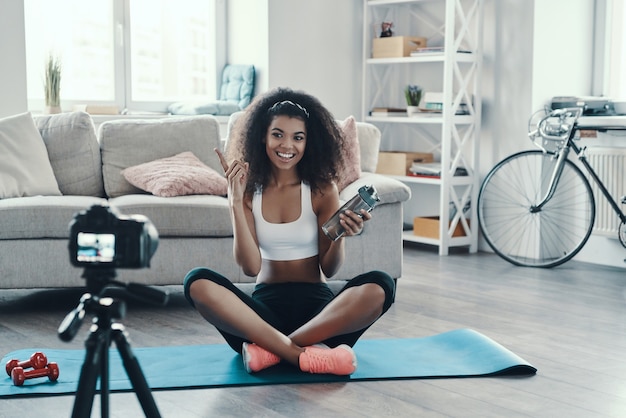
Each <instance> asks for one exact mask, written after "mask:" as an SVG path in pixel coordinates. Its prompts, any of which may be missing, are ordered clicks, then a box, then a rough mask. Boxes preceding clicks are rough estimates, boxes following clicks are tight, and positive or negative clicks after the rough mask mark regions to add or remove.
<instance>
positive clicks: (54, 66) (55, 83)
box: [44, 54, 61, 114]
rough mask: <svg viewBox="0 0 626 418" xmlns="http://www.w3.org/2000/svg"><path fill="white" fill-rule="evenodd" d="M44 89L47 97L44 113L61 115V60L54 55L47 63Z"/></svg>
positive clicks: (50, 56)
mask: <svg viewBox="0 0 626 418" xmlns="http://www.w3.org/2000/svg"><path fill="white" fill-rule="evenodd" d="M44 89H45V96H46V107H45V109H44V113H46V114H53V113H61V96H60V93H61V60H60V59H59V57H56V56H54V55H52V54H50V55H49V56H48V60H47V61H46V72H45V79H44Z"/></svg>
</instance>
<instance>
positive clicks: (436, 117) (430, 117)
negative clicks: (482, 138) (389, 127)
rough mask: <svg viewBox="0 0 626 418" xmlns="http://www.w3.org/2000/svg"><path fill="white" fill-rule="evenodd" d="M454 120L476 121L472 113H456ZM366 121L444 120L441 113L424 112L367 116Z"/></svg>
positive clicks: (421, 122)
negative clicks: (416, 114)
mask: <svg viewBox="0 0 626 418" xmlns="http://www.w3.org/2000/svg"><path fill="white" fill-rule="evenodd" d="M452 119H453V121H454V123H455V124H457V125H470V124H472V123H474V117H473V116H472V115H456V116H453V118H452ZM365 121H366V122H379V123H415V124H442V123H443V122H444V120H443V115H442V114H441V113H424V114H423V115H419V116H410V117H409V116H366V117H365Z"/></svg>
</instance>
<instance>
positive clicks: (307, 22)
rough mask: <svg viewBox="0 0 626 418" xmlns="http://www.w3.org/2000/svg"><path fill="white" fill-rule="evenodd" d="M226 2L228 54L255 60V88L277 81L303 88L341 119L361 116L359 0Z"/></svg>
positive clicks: (279, 84) (232, 57) (235, 58)
mask: <svg viewBox="0 0 626 418" xmlns="http://www.w3.org/2000/svg"><path fill="white" fill-rule="evenodd" d="M228 7H229V11H228V13H229V18H228V20H229V25H233V27H232V29H230V30H229V45H228V51H229V56H228V58H227V59H228V61H229V62H231V63H235V62H237V63H252V64H254V65H255V67H256V68H257V71H258V75H259V79H258V82H257V93H262V92H264V91H267V90H268V89H272V88H275V87H290V88H293V89H298V90H304V91H306V92H308V93H310V94H313V95H315V96H317V97H318V98H319V99H320V100H321V101H322V103H324V104H325V105H326V106H327V107H328V108H329V109H330V111H331V112H333V114H334V115H335V117H337V118H338V119H343V118H345V117H347V116H349V115H355V116H357V117H358V115H359V112H360V103H361V102H360V100H361V87H360V86H361V42H362V39H361V38H362V24H363V23H362V21H363V6H362V2H361V1H355V0H350V1H345V0H344V1H336V0H316V1H308V0H260V1H259V0H231V1H230V2H229V5H228ZM246 16H251V17H246ZM263 16H267V17H268V18H267V19H265V20H264V19H262V17H263Z"/></svg>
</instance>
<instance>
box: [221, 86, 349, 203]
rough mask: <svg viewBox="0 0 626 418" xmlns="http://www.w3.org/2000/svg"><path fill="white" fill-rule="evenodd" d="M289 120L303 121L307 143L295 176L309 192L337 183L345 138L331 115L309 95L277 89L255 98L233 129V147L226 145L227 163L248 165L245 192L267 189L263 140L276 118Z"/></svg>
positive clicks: (267, 164) (268, 173)
mask: <svg viewBox="0 0 626 418" xmlns="http://www.w3.org/2000/svg"><path fill="white" fill-rule="evenodd" d="M282 115H285V116H289V117H295V118H299V119H301V120H302V121H304V124H305V128H306V132H307V141H306V149H305V151H304V155H303V156H302V160H301V161H300V162H299V163H298V165H297V170H298V176H299V177H300V179H301V180H303V181H306V182H307V183H309V185H310V187H311V189H312V190H316V189H319V188H320V187H321V186H322V185H323V184H326V183H329V182H331V181H335V180H336V173H337V169H338V167H339V166H340V164H343V161H342V153H341V151H340V150H341V149H343V141H344V136H343V133H342V131H341V129H340V128H339V126H338V125H337V122H336V121H335V118H334V117H333V115H332V114H331V113H330V112H329V111H328V110H327V109H326V108H325V107H324V106H323V105H322V103H321V102H320V101H319V100H318V99H317V98H315V97H313V96H311V95H310V94H307V93H304V92H302V91H295V90H291V89H289V88H277V89H274V90H271V91H269V92H267V93H266V94H264V95H261V96H257V97H256V98H255V99H254V100H253V102H252V103H251V104H250V105H249V106H248V107H247V109H246V111H245V113H244V115H243V116H242V117H241V118H240V119H239V120H237V121H236V124H235V126H234V128H233V134H234V136H233V138H231V139H232V140H233V141H232V142H233V143H231V144H229V146H228V150H227V159H228V160H229V161H232V160H235V159H240V160H243V161H246V162H248V163H249V172H248V183H247V185H246V191H247V192H248V193H252V192H253V191H254V190H256V189H257V188H258V187H261V188H263V187H266V186H267V185H268V183H269V181H270V176H271V163H270V159H269V157H268V156H267V153H266V150H265V143H264V140H265V138H266V136H267V131H268V129H269V126H270V124H271V122H272V120H273V118H274V117H276V116H282Z"/></svg>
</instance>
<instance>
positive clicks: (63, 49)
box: [24, 0, 224, 111]
mask: <svg viewBox="0 0 626 418" xmlns="http://www.w3.org/2000/svg"><path fill="white" fill-rule="evenodd" d="M217 4H222V2H219V1H207V0H177V1H175V2H174V1H171V0H89V1H84V0H55V1H50V0H24V13H25V27H26V59H27V82H28V99H29V108H31V109H32V110H39V109H42V108H43V104H44V103H43V97H44V89H43V73H44V68H45V61H46V59H47V58H48V56H49V55H50V54H53V55H55V56H57V57H59V59H60V60H61V65H62V73H61V106H62V107H63V108H68V107H71V106H72V105H74V104H79V103H81V104H103V105H115V106H117V107H118V108H119V109H129V110H131V111H137V110H143V111H165V110H166V108H167V105H168V104H169V103H171V102H174V101H180V100H203V99H204V100H206V99H214V98H216V90H217V83H218V79H217V77H218V76H219V71H220V69H221V67H222V65H219V64H223V61H222V62H220V57H219V55H218V53H217V51H218V50H220V48H219V46H218V45H217V42H218V39H219V40H220V41H221V42H224V37H223V36H218V34H217V33H216V29H215V28H216V27H217V25H216V23H215V22H216V21H217V15H218V14H219V11H218V10H217V9H216V7H218V6H217ZM220 7H221V6H220ZM222 30H223V29H222Z"/></svg>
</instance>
